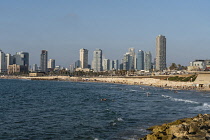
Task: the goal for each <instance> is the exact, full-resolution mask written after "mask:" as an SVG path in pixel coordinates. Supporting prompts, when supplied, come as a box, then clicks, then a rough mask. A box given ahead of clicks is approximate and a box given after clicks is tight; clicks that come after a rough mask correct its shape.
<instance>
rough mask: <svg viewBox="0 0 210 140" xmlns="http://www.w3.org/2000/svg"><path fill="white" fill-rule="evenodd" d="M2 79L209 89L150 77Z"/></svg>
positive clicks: (12, 77) (11, 77)
mask: <svg viewBox="0 0 210 140" xmlns="http://www.w3.org/2000/svg"><path fill="white" fill-rule="evenodd" d="M1 79H28V80H61V81H75V82H102V83H116V84H128V85H145V86H155V87H162V88H169V89H174V90H180V89H183V90H191V89H192V90H194V89H198V90H208V89H200V88H196V87H195V86H194V84H195V83H193V82H175V81H168V80H162V79H157V78H149V77H70V76H42V77H22V76H2V77H1Z"/></svg>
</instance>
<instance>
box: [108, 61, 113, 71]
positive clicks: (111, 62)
mask: <svg viewBox="0 0 210 140" xmlns="http://www.w3.org/2000/svg"><path fill="white" fill-rule="evenodd" d="M113 69H114V60H110V68H109V70H113Z"/></svg>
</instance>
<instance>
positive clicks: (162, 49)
mask: <svg viewBox="0 0 210 140" xmlns="http://www.w3.org/2000/svg"><path fill="white" fill-rule="evenodd" d="M164 69H166V38H165V36H163V35H158V36H157V37H156V70H160V71H162V70H164Z"/></svg>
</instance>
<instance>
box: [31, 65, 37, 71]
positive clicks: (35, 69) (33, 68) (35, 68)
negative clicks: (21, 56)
mask: <svg viewBox="0 0 210 140" xmlns="http://www.w3.org/2000/svg"><path fill="white" fill-rule="evenodd" d="M37 70H38V67H37V64H33V67H32V71H33V72H36V71H37Z"/></svg>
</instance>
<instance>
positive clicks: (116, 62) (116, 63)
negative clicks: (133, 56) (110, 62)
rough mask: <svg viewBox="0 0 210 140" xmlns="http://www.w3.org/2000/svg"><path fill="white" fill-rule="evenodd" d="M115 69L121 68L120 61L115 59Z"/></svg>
mask: <svg viewBox="0 0 210 140" xmlns="http://www.w3.org/2000/svg"><path fill="white" fill-rule="evenodd" d="M114 69H115V70H118V69H119V61H118V60H114Z"/></svg>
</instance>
